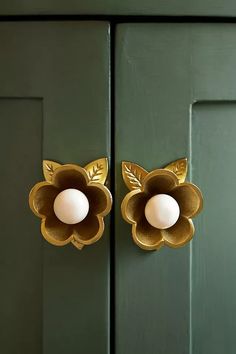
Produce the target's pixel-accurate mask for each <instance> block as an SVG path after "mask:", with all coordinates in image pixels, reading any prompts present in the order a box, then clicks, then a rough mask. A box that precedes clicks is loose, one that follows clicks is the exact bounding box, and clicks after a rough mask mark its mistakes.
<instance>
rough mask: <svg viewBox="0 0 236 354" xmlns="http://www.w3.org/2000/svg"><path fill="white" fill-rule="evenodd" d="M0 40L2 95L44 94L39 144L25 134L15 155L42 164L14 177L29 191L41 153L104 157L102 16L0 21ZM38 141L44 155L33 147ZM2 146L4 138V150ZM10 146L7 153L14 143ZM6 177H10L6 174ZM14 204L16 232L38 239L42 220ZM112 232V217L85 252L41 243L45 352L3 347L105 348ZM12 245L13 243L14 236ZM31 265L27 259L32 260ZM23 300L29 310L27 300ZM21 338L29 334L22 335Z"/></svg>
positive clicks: (105, 29) (105, 30) (105, 46)
mask: <svg viewBox="0 0 236 354" xmlns="http://www.w3.org/2000/svg"><path fill="white" fill-rule="evenodd" d="M0 41H1V43H2V51H1V56H0V79H1V87H0V96H2V97H25V98H31V97H33V98H34V97H35V98H40V99H41V101H42V118H43V139H41V135H40V130H38V133H37V132H35V134H34V140H35V146H36V147H35V146H32V144H33V141H32V137H31V136H29V139H28V140H27V135H26V134H23V135H22V142H21V143H22V144H23V146H24V149H25V151H26V152H27V154H25V155H26V156H24V157H23V156H18V152H17V150H14V152H13V156H12V158H13V159H14V160H19V161H22V160H23V158H24V160H25V158H26V157H27V156H28V155H29V156H30V162H29V163H30V164H29V166H30V168H31V169H32V164H33V162H34V159H35V160H36V161H37V164H39V165H38V167H37V170H33V171H27V174H28V175H29V176H30V177H29V178H27V179H24V174H23V172H24V171H23V170H22V169H21V168H20V167H19V169H18V170H17V171H16V173H15V177H14V178H15V179H16V180H17V179H18V178H19V179H20V181H21V184H20V186H21V185H22V186H23V187H24V191H25V190H26V189H28V190H29V189H30V187H31V186H32V184H34V183H35V182H37V181H40V180H41V179H42V172H41V166H42V165H41V164H42V160H43V159H48V160H55V161H58V162H61V163H69V162H74V163H78V164H81V165H86V163H88V162H90V161H91V160H94V159H96V158H99V157H101V156H108V157H109V154H110V148H109V119H110V108H109V25H108V24H107V23H105V22H100V23H98V22H82V23H80V22H53V23H50V22H44V23H40V22H34V23H33V22H18V23H16V22H15V23H14V22H11V23H10V22H6V23H1V24H0ZM16 110H17V108H15V111H16ZM23 112H24V111H23ZM26 113H27V104H26ZM15 114H17V112H16V113H15ZM22 114H23V113H22ZM27 116H28V115H27ZM15 118H16V117H15ZM18 118H19V119H20V116H19V117H18ZM31 119H32V120H33V119H34V116H33V115H32V117H31ZM36 123H37V122H36ZM6 124H7V123H6ZM25 124H27V123H25ZM31 124H32V125H33V123H32V122H31ZM18 125H19V123H18ZM18 125H17V126H16V127H18ZM16 127H15V126H14V125H12V129H11V131H10V134H9V137H8V139H11V138H13V141H12V144H14V137H17V134H19V132H17V131H15V129H16ZM29 129H30V128H29ZM32 129H33V128H32ZM22 130H23V132H24V131H26V128H22ZM32 132H33V133H34V130H32ZM33 133H32V134H33ZM2 134H4V131H3V132H2ZM29 134H30V132H29ZM6 139H7V138H6ZM9 144H10V141H9ZM39 144H40V145H41V149H42V151H43V153H42V156H39V152H37V151H38V150H37V151H36V149H38V148H37V147H38V146H39ZM6 146H7V147H8V146H9V145H6ZM3 148H4V145H3V147H2V151H3ZM22 149H23V148H22ZM20 151H21V150H20ZM23 151H24V150H23ZM5 153H6V154H7V156H8V154H9V150H7V151H6V152H5ZM19 153H20V152H19ZM32 161H33V162H32ZM34 166H35V162H34ZM2 178H6V179H7V176H5V177H3V176H1V180H2ZM29 181H30V183H29ZM30 184H31V185H30ZM5 188H11V185H6V186H5ZM13 188H15V187H14V185H13ZM19 188H20V187H19ZM27 194H28V193H27ZM27 198H28V196H27V195H25V200H21V203H19V204H20V205H19V207H20V208H22V209H23V210H26V209H27V211H25V212H28V213H29V215H31V214H30V211H29V210H28V202H27ZM24 203H27V206H26V205H25V204H24ZM22 204H23V205H22ZM2 205H3V204H2ZM14 210H15V209H14V208H13V207H12V208H11V207H9V212H12V214H13V215H12V216H11V218H12V220H14V218H15V219H16V221H15V223H16V225H17V223H22V225H21V229H19V234H16V235H14V237H16V236H17V237H22V238H24V237H25V235H24V233H23V230H26V232H27V234H28V233H29V230H28V228H29V227H30V230H31V237H32V238H35V239H36V240H40V242H39V243H40V245H41V237H42V236H41V235H40V229H39V222H38V220H37V219H36V218H35V217H34V216H33V215H31V218H32V220H31V219H30V220H31V221H30V224H29V223H28V220H29V215H27V218H26V217H25V216H24V218H22V219H20V216H21V214H22V213H23V211H21V214H17V213H14ZM36 226H37V227H36ZM9 232H10V231H9ZM108 235H109V220H107V229H106V233H105V234H104V237H103V238H102V240H101V241H99V243H97V244H96V245H94V246H91V247H87V249H85V250H83V251H81V252H79V251H78V250H77V249H76V248H75V247H73V246H68V247H64V248H59V247H55V246H52V245H50V244H48V243H46V242H43V250H42V257H43V260H42V262H41V264H38V267H39V269H36V272H39V273H40V272H42V277H41V278H40V279H39V276H38V277H37V279H38V282H39V284H37V289H38V287H40V290H39V291H38V292H39V293H40V295H37V297H35V300H34V301H35V306H36V309H37V306H38V305H37V303H38V301H39V300H38V297H39V298H40V297H41V298H42V306H43V310H42V311H41V313H40V315H39V316H38V315H35V321H36V322H37V323H38V322H40V323H41V321H42V337H41V338H38V341H41V347H42V351H40V350H39V349H37V350H28V351H27V350H25V349H24V348H25V347H24V346H23V345H21V346H19V347H17V350H15V351H7V347H6V348H3V347H1V350H2V351H3V352H4V353H6V354H8V353H9V354H10V353H12V352H16V351H17V353H19V354H23V353H24V354H31V353H32V352H41V353H43V354H52V353H58V354H60V353H61V354H65V353H70V354H74V353H76V354H78V352H80V350H81V348H82V351H83V352H84V353H86V354H87V353H88V354H90V353H91V354H92V353H95V352H96V353H99V354H104V353H108V343H109V320H108V318H109V313H108V307H109V306H108V304H109V267H108V263H109V239H108ZM9 236H10V235H9ZM32 242H33V241H32ZM35 242H36V241H35ZM12 247H13V248H14V247H16V245H14V243H13V244H12ZM22 247H23V245H22ZM26 247H27V245H26ZM40 247H41V246H40ZM8 251H9V252H10V249H9V250H8ZM17 251H18V252H19V253H23V254H24V255H25V257H27V252H30V251H26V250H25V249H24V248H20V247H19V248H18V250H16V249H15V250H14V252H17ZM35 262H36V261H35ZM38 262H39V263H40V261H38ZM26 264H27V266H30V264H29V262H26ZM19 267H20V265H19ZM4 271H5V277H8V276H9V277H10V273H9V270H8V267H7V265H5V267H4ZM19 272H21V269H20V270H19ZM16 276H17V275H16ZM35 286H36V285H35V282H29V284H28V287H29V288H30V287H32V288H35ZM19 291H20V289H19ZM16 296H17V294H16ZM0 298H1V295H0ZM19 306H23V307H24V311H26V312H27V311H28V308H27V306H25V305H24V304H21V303H20V304H19ZM15 320H16V321H18V325H20V322H19V321H20V320H19V319H16V318H15V317H14V316H13V315H12V316H10V317H9V318H8V319H7V321H15ZM21 320H22V321H23V320H24V318H22V319H21ZM0 332H1V333H2V330H1V331H0ZM26 334H27V332H26ZM38 335H40V333H38ZM8 339H9V338H8ZM22 340H26V341H27V340H28V341H29V340H30V339H29V338H28V337H26V336H25V337H23V338H22Z"/></svg>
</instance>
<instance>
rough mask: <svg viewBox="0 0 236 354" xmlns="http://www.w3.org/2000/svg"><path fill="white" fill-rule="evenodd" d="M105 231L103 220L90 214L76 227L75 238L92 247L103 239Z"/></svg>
mask: <svg viewBox="0 0 236 354" xmlns="http://www.w3.org/2000/svg"><path fill="white" fill-rule="evenodd" d="M103 231H104V222H103V218H102V217H100V216H96V215H93V214H91V213H89V214H88V216H87V217H86V218H85V219H84V220H83V221H81V222H80V223H78V224H76V225H74V232H73V236H74V238H75V239H76V241H78V242H79V243H81V244H83V245H91V244H92V243H94V242H96V241H98V240H99V239H100V238H101V236H102V234H103Z"/></svg>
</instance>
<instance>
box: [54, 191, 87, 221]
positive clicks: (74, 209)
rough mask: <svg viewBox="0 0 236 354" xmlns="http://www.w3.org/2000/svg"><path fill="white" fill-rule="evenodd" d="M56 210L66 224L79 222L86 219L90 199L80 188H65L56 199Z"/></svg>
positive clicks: (59, 217)
mask: <svg viewBox="0 0 236 354" xmlns="http://www.w3.org/2000/svg"><path fill="white" fill-rule="evenodd" d="M53 209H54V212H55V214H56V216H57V218H58V219H59V220H61V221H62V222H64V223H65V224H70V225H73V224H77V223H79V222H81V221H82V220H84V219H85V218H86V216H87V215H88V212H89V201H88V198H87V197H86V195H85V194H84V193H82V192H81V191H79V190H78V189H73V188H69V189H65V190H64V191H62V192H61V193H59V194H58V195H57V197H56V199H55V200H54V205H53Z"/></svg>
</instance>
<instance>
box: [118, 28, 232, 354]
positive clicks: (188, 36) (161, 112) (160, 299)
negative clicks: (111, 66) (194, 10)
mask: <svg viewBox="0 0 236 354" xmlns="http://www.w3.org/2000/svg"><path fill="white" fill-rule="evenodd" d="M235 36H236V26H235V25H233V24H123V25H120V26H118V30H117V43H116V163H117V166H118V164H120V162H121V161H122V160H128V161H135V162H137V163H138V164H140V165H141V166H143V167H144V168H146V169H147V170H149V169H153V168H155V167H157V166H160V165H162V166H165V165H166V164H167V163H169V162H170V161H173V160H175V159H177V158H180V157H183V156H186V157H187V158H188V159H190V177H191V176H193V182H195V183H196V184H198V185H199V186H200V188H203V193H204V199H205V200H206V206H205V209H206V210H205V211H204V210H203V213H202V214H201V215H200V216H199V217H198V219H197V221H195V224H196V234H195V237H194V240H193V241H192V245H191V248H190V247H189V246H185V247H184V248H183V249H178V250H171V249H162V250H160V251H159V252H152V253H147V252H144V251H141V250H139V249H138V248H137V247H136V246H135V245H134V243H133V242H132V238H131V233H130V228H129V225H128V224H126V223H125V222H124V221H122V220H121V216H120V211H119V205H120V202H121V200H122V198H123V196H124V194H125V193H126V192H127V189H126V188H125V186H124V184H123V182H122V177H121V171H120V168H117V173H116V193H117V195H118V196H119V198H117V199H118V200H117V204H116V210H117V211H116V218H117V219H116V220H117V225H116V259H117V262H116V314H117V318H116V328H118V329H119V331H118V332H117V341H116V349H117V354H130V353H137V354H139V353H140V354H141V353H145V354H153V353H156V354H166V353H175V354H189V353H191V354H200V353H201V354H209V353H213V352H214V353H222V352H225V350H224V349H223V348H227V349H226V352H227V353H230V354H233V353H234V351H235V344H236V343H235V336H234V334H233V328H235V325H236V319H235V316H234V315H233V313H234V308H235V298H236V296H235V295H236V293H235V287H234V285H233V284H232V282H233V280H232V279H233V277H234V275H233V274H234V269H235V264H234V263H235V262H234V258H235V257H234V247H233V245H234V239H233V236H231V233H232V235H233V230H234V225H235V222H234V219H235V218H234V216H233V214H232V212H230V214H228V203H229V205H231V209H232V205H234V204H235V193H234V191H233V189H232V184H233V181H234V177H233V176H234V174H233V173H232V171H234V167H233V165H232V166H230V169H229V170H230V171H231V175H230V176H227V178H226V181H228V182H227V183H226V184H224V187H225V188H226V190H227V191H226V196H228V195H229V193H232V195H231V197H230V199H229V201H228V200H227V197H226V196H225V197H224V198H220V199H221V201H222V203H223V204H221V206H219V205H217V202H216V201H217V200H219V198H218V197H217V195H216V194H217V193H218V188H220V186H219V183H218V176H217V174H216V171H217V169H221V168H222V166H224V167H225V168H226V165H227V164H229V160H230V159H231V160H232V159H233V156H234V155H233V154H234V150H235V149H234V147H233V134H234V133H233V132H234V130H235V123H234V119H233V116H234V113H235V106H234V104H229V105H227V102H230V101H234V100H235V92H236V80H235V60H236V47H235ZM198 101H200V102H202V101H211V102H213V106H212V107H213V109H212V110H210V108H209V107H211V106H209V107H208V106H206V107H205V108H204V106H203V109H202V110H199V109H197V108H196V111H195V110H194V106H193V105H194V104H195V103H196V102H198ZM218 101H220V102H222V105H219V111H218V112H217V114H216V117H215V118H214V112H216V111H217V110H218V106H217V102H218ZM224 102H226V104H224ZM196 107H197V106H196ZM192 112H193V114H194V115H193V118H192ZM195 115H196V116H197V117H198V115H200V116H199V118H197V119H196V121H194V116H195ZM226 125H227V127H225V128H224V126H226ZM205 128H206V129H205ZM204 129H205V131H204V132H203V130H204ZM214 129H215V130H214ZM211 130H212V133H211ZM208 140H209V143H208ZM217 144H219V145H217ZM227 144H229V146H228V147H224V146H225V145H227ZM200 145H201V146H200ZM208 145H209V149H208ZM230 146H232V149H231V147H230ZM214 149H216V152H214V154H213V151H214ZM220 149H222V152H220ZM223 151H225V152H226V153H228V154H229V156H230V157H227V158H226V161H225V162H223V163H222V158H223ZM217 152H219V154H217ZM212 155H213V156H212ZM211 158H213V159H214V162H211ZM231 163H232V162H231ZM207 166H208V167H209V169H207ZM212 172H213V173H214V174H213V175H212ZM219 175H220V176H221V183H224V181H223V170H221V172H220V174H219ZM228 188H230V191H229V190H228ZM220 193H222V192H220ZM219 195H220V194H219ZM219 202H220V200H219ZM219 210H220V211H221V217H220V220H221V222H222V223H223V225H224V227H225V228H226V231H225V232H224V235H223V229H222V232H221V234H222V235H220V234H218V233H217V234H215V233H216V232H218V231H217V230H216V226H215V218H216V215H217V213H219ZM204 212H206V214H204ZM205 215H206V216H205ZM118 220H120V221H119V222H118ZM220 220H219V221H217V222H218V223H220ZM224 220H228V222H227V224H226V225H225V223H224ZM223 225H222V227H223ZM219 230H221V229H219ZM228 231H229V235H228ZM227 235H228V236H227ZM214 237H215V238H216V242H217V243H216V244H213V242H214V241H213V240H214ZM222 237H224V238H228V239H229V244H230V245H231V246H232V247H231V248H230V247H229V244H226V243H225V242H224V241H223V240H222ZM217 240H218V241H217ZM212 247H213V248H212ZM219 248H221V250H220V249H219ZM227 253H229V255H228V258H227V259H226V254H227ZM221 254H222V255H223V256H222V257H223V259H224V265H222V267H223V269H224V270H225V272H224V271H223V270H222V269H221V267H220V265H219V262H220V259H221ZM216 255H217V256H216ZM216 269H218V271H217V272H216ZM207 279H208V280H209V281H207ZM224 289H226V292H227V293H226V294H225V299H227V301H224V299H223V294H224ZM215 291H218V292H219V295H216V296H214V292H215ZM220 298H221V301H220ZM207 304H209V306H208V305H207ZM230 310H232V313H231V315H230ZM221 319H222V320H221ZM214 321H215V323H214V324H212V325H211V327H210V323H212V322H214ZM205 326H207V327H206V328H205ZM229 326H231V329H229V330H228V332H227V333H226V332H225V330H226V328H229Z"/></svg>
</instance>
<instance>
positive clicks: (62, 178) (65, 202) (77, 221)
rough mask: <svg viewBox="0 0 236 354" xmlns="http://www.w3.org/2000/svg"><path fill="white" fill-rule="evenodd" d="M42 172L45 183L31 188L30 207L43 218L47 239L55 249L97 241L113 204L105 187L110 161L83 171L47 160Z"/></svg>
mask: <svg viewBox="0 0 236 354" xmlns="http://www.w3.org/2000/svg"><path fill="white" fill-rule="evenodd" d="M43 173H44V177H45V181H43V182H39V183H37V184H36V185H35V186H34V187H33V188H32V190H31V192H30V195H29V204H30V208H31V209H32V211H33V212H34V213H35V215H37V216H38V217H40V218H41V232H42V235H43V236H44V238H45V239H46V240H47V241H48V242H50V243H51V244H53V245H56V246H64V245H66V244H68V243H69V242H71V243H72V244H73V245H74V246H76V247H77V248H78V249H82V248H83V247H84V246H86V245H91V244H92V243H94V242H96V241H98V240H99V239H100V237H101V236H102V234H103V232H104V221H103V218H104V216H105V215H107V214H108V213H109V211H110V210H111V205H112V196H111V193H110V191H109V190H108V188H107V187H105V186H104V183H105V181H106V178H107V173H108V162H107V159H106V158H102V159H99V160H95V161H93V162H91V163H89V164H88V165H86V166H85V167H84V168H83V167H81V166H79V165H75V164H67V165H61V164H59V163H57V162H54V161H48V160H45V161H43Z"/></svg>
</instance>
